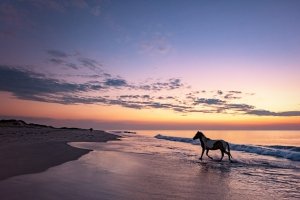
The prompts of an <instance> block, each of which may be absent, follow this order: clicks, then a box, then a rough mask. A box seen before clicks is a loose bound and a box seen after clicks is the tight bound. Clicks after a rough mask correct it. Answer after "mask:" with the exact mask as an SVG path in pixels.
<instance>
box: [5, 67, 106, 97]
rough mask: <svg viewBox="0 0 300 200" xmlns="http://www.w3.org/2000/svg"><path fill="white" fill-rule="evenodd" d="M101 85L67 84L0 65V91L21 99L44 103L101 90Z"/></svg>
mask: <svg viewBox="0 0 300 200" xmlns="http://www.w3.org/2000/svg"><path fill="white" fill-rule="evenodd" d="M100 88H101V86H100V85H95V84H90V83H85V84H76V83H67V82H64V81H60V80H57V79H51V78H47V77H45V76H44V75H43V74H38V73H34V72H31V71H26V70H21V69H18V68H12V67H7V66H3V65H0V90H1V91H7V92H12V93H13V94H14V95H15V96H16V97H18V98H20V99H28V100H37V101H43V100H42V98H44V97H45V98H48V97H49V98H54V97H55V95H56V94H61V93H74V92H75V93H76V92H87V91H91V90H99V89H100Z"/></svg>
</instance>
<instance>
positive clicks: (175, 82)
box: [132, 78, 184, 91]
mask: <svg viewBox="0 0 300 200" xmlns="http://www.w3.org/2000/svg"><path fill="white" fill-rule="evenodd" d="M183 87H184V84H183V83H181V80H180V79H178V78H170V79H168V80H167V81H166V82H154V83H149V84H147V85H145V84H142V85H139V86H132V88H134V89H140V90H147V91H160V90H175V89H180V88H183Z"/></svg>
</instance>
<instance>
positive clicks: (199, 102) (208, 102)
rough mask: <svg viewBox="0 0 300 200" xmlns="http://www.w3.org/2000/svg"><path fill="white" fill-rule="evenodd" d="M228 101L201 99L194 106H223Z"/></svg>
mask: <svg viewBox="0 0 300 200" xmlns="http://www.w3.org/2000/svg"><path fill="white" fill-rule="evenodd" d="M225 102H226V101H223V100H220V99H206V98H200V99H196V100H195V102H194V104H207V105H223V104H224V103H225Z"/></svg>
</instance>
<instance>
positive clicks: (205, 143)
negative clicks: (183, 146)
mask: <svg viewBox="0 0 300 200" xmlns="http://www.w3.org/2000/svg"><path fill="white" fill-rule="evenodd" d="M196 139H199V140H200V143H201V147H202V153H201V157H200V158H199V159H200V160H202V156H203V154H204V151H205V150H206V155H207V157H209V158H210V159H212V160H213V158H212V157H211V156H209V155H208V152H209V150H218V149H219V150H220V151H221V155H222V156H221V159H220V160H219V161H222V159H223V157H224V153H225V154H227V155H228V159H229V161H231V159H230V157H232V156H231V154H230V147H229V144H228V142H226V141H224V140H211V139H210V138H207V137H205V135H204V134H203V133H202V132H200V131H198V132H197V133H196V135H195V136H194V137H193V140H196ZM226 149H227V150H228V151H227V150H226Z"/></svg>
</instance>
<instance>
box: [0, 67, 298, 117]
mask: <svg viewBox="0 0 300 200" xmlns="http://www.w3.org/2000/svg"><path fill="white" fill-rule="evenodd" d="M78 76H82V77H86V76H87V78H90V75H78ZM94 78H102V80H97V81H95V80H93V81H87V82H84V83H70V82H66V81H63V80H59V79H54V78H49V77H47V76H46V75H45V74H41V73H36V72H33V71H29V70H24V69H21V68H17V67H12V66H5V65H0V91H6V92H11V93H12V94H13V95H14V96H15V97H17V98H18V99H23V100H32V101H40V102H51V103H59V104H67V105H69V104H101V105H118V106H122V107H127V108H132V109H166V110H172V111H175V112H180V113H195V112H197V113H230V114H247V115H257V116H300V111H286V112H272V111H268V110H263V109H261V110H259V109H257V108H255V106H253V105H248V104H243V103H232V102H231V101H230V99H228V100H227V101H224V100H222V99H221V98H197V97H196V95H207V94H203V93H201V92H195V91H191V92H189V93H188V94H187V95H186V96H184V97H182V98H180V97H177V96H173V95H171V93H170V94H168V93H167V94H166V95H165V96H162V92H157V91H158V90H159V91H160V90H173V89H178V88H181V87H183V84H182V83H181V80H180V79H177V78H172V79H168V81H166V82H154V83H152V84H149V85H148V88H147V90H143V89H141V87H140V86H139V85H134V84H128V83H127V81H126V80H125V79H123V78H119V77H117V78H104V77H103V76H100V77H99V75H95V76H94ZM103 78H104V80H103ZM115 88H122V90H118V94H117V96H116V95H114V94H113V93H109V92H110V91H112V90H114V89H115ZM132 88H134V89H136V90H139V91H138V93H139V94H134V93H133V92H135V90H132ZM99 91H101V95H99V94H100V93H99ZM128 92H131V93H128ZM141 92H144V94H143V93H142V94H141ZM149 92H154V93H149ZM163 92H164V94H165V92H166V91H163ZM132 93H133V94H132ZM108 94H109V95H108ZM214 94H215V92H214ZM230 94H240V93H237V92H234V93H230ZM91 95H92V96H91ZM212 95H213V94H212Z"/></svg>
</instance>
